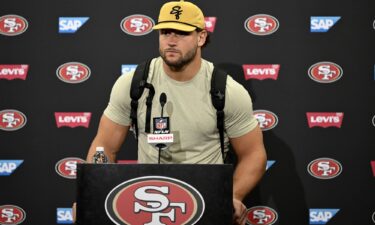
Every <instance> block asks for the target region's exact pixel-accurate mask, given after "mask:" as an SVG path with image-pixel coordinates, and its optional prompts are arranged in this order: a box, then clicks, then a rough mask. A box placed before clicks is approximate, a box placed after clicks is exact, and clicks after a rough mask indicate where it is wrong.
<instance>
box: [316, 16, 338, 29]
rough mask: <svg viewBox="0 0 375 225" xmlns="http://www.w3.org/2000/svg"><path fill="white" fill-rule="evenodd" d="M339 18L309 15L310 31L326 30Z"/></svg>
mask: <svg viewBox="0 0 375 225" xmlns="http://www.w3.org/2000/svg"><path fill="white" fill-rule="evenodd" d="M340 19H341V17H340V16H324V17H322V16H312V17H310V32H327V31H329V29H331V28H332V27H333V25H335V24H336V23H337V21H339V20H340Z"/></svg>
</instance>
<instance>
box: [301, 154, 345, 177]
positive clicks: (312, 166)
mask: <svg viewBox="0 0 375 225" xmlns="http://www.w3.org/2000/svg"><path fill="white" fill-rule="evenodd" d="M307 171H308V172H309V174H310V175H311V176H313V177H315V178H318V179H332V178H335V177H337V176H338V175H340V174H341V172H342V165H341V163H339V162H338V161H336V160H334V159H330V158H319V159H315V160H313V161H312V162H310V163H309V165H308V166H307Z"/></svg>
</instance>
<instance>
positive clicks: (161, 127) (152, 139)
mask: <svg viewBox="0 0 375 225" xmlns="http://www.w3.org/2000/svg"><path fill="white" fill-rule="evenodd" d="M159 102H160V105H161V117H155V118H153V122H154V133H153V134H148V135H147V143H149V144H150V145H152V146H154V147H155V148H157V149H158V150H159V156H158V158H159V160H158V162H159V164H160V155H161V154H160V152H161V150H165V149H167V148H168V147H169V146H170V145H171V144H172V143H173V134H170V130H169V117H163V112H164V105H165V103H167V95H166V94H165V93H164V92H163V93H161V94H160V98H159Z"/></svg>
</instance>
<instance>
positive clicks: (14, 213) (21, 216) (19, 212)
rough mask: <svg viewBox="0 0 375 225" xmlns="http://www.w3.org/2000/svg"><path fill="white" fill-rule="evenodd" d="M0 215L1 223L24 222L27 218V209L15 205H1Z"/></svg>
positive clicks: (10, 224) (2, 224) (3, 224)
mask: <svg viewBox="0 0 375 225" xmlns="http://www.w3.org/2000/svg"><path fill="white" fill-rule="evenodd" d="M0 215H1V216H0V224H1V225H6V224H9V225H16V224H20V223H22V222H23V221H24V220H25V219H26V213H25V211H24V210H23V209H22V208H20V207H18V206H15V205H1V206H0Z"/></svg>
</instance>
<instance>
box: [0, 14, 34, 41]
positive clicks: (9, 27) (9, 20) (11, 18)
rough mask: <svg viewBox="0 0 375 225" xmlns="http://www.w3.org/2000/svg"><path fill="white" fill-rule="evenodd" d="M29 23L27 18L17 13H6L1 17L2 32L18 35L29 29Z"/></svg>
mask: <svg viewBox="0 0 375 225" xmlns="http://www.w3.org/2000/svg"><path fill="white" fill-rule="evenodd" d="M27 27H28V23H27V20H26V19H25V18H23V17H22V16H17V15H5V16H2V17H0V34H2V35H6V36H16V35H19V34H22V33H23V32H25V31H26V30H27Z"/></svg>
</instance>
